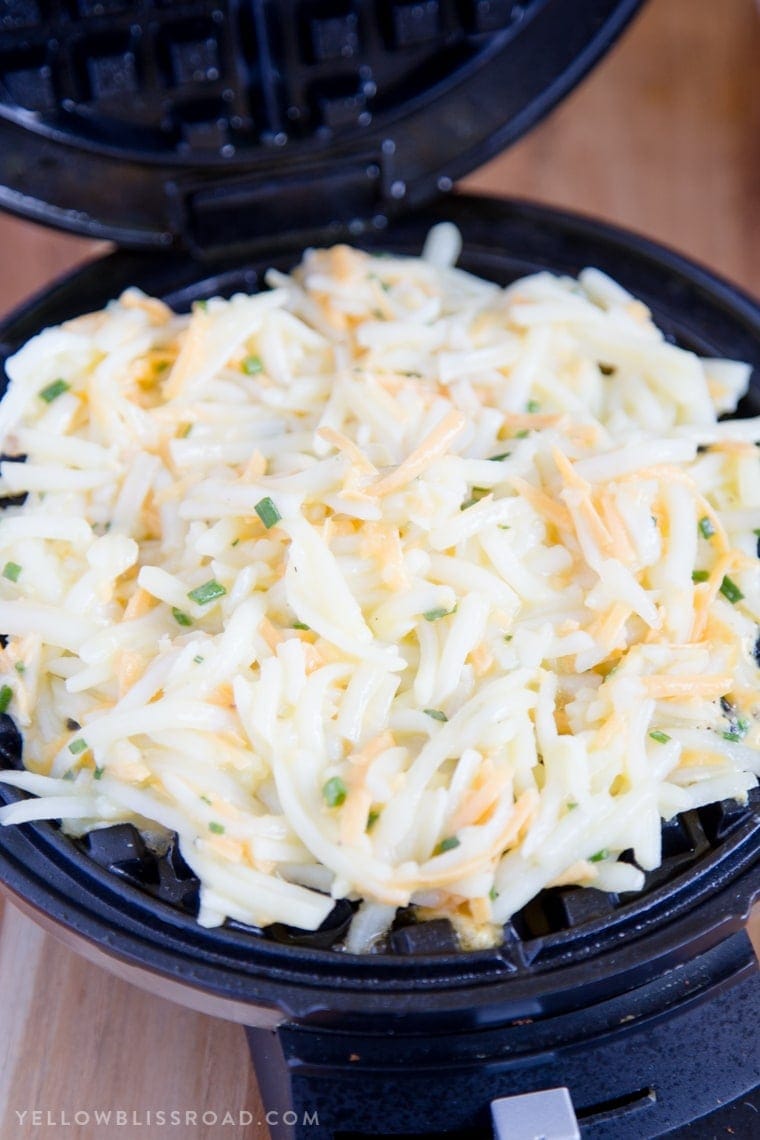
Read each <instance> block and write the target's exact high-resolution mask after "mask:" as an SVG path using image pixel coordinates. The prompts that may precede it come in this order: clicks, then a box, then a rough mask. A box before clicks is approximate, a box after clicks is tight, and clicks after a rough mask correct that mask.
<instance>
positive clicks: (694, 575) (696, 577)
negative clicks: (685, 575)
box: [691, 570, 710, 582]
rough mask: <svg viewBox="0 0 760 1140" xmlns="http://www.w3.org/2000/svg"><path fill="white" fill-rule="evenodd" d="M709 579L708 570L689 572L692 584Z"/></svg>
mask: <svg viewBox="0 0 760 1140" xmlns="http://www.w3.org/2000/svg"><path fill="white" fill-rule="evenodd" d="M709 577H710V572H709V570H692V572H691V580H692V582H706V581H707V579H708V578H709Z"/></svg>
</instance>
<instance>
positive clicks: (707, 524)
mask: <svg viewBox="0 0 760 1140" xmlns="http://www.w3.org/2000/svg"><path fill="white" fill-rule="evenodd" d="M699 533H700V534H701V535H702V538H712V536H713V535H714V534H715V527H714V526H713V524H712V522H711V521H710V519H709V518H708V517H707V515H705V516H704V518H701V519H700V520H699Z"/></svg>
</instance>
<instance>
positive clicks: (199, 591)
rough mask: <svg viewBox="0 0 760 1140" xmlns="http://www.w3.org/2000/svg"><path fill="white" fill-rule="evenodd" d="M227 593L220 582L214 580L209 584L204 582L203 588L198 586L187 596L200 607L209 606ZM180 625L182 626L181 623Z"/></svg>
mask: <svg viewBox="0 0 760 1140" xmlns="http://www.w3.org/2000/svg"><path fill="white" fill-rule="evenodd" d="M226 593H227V591H226V589H225V588H224V586H222V585H221V583H220V582H217V581H216V580H215V579H214V578H212V579H211V580H210V581H209V582H204V583H203V585H202V586H196V587H195V589H194V590H190V592H189V594H188V595H187V596H188V598H190V600H191V601H192V602H197V603H198V605H199V606H207V605H208V604H209V602H213V601H216V599H217V598H221V597H222V596H223V595H224V594H226ZM180 624H182V623H181V622H180Z"/></svg>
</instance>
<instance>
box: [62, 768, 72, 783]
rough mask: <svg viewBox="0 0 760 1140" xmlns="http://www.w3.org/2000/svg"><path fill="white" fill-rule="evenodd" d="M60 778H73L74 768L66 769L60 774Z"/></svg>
mask: <svg viewBox="0 0 760 1140" xmlns="http://www.w3.org/2000/svg"><path fill="white" fill-rule="evenodd" d="M61 779H62V780H73V779H75V773H74V769H73V768H69V769H67V771H65V772H64V773H63V775H62V776H61Z"/></svg>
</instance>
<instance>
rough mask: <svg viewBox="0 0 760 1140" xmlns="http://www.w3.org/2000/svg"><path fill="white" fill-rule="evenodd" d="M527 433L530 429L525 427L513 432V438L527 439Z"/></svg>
mask: <svg viewBox="0 0 760 1140" xmlns="http://www.w3.org/2000/svg"><path fill="white" fill-rule="evenodd" d="M529 435H530V431H529V430H528V429H527V428H526V429H525V430H524V431H517V432H515V439H527V438H528V436H529Z"/></svg>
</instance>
